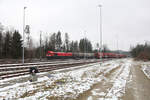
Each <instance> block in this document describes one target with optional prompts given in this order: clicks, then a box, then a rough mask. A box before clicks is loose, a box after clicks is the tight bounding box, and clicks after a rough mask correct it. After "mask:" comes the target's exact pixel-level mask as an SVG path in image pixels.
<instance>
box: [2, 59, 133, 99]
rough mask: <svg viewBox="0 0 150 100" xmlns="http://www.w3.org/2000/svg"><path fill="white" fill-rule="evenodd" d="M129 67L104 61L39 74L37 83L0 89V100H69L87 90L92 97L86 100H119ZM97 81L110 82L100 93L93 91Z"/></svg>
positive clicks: (121, 62) (125, 61)
mask: <svg viewBox="0 0 150 100" xmlns="http://www.w3.org/2000/svg"><path fill="white" fill-rule="evenodd" d="M130 66H131V59H120V60H112V61H106V62H104V63H103V64H101V65H100V63H95V64H89V65H84V66H77V67H75V68H68V69H65V70H62V69H61V70H57V71H53V72H49V73H43V74H40V75H39V76H40V77H39V78H38V81H37V82H28V81H26V82H23V83H16V84H13V85H9V86H6V87H3V88H2V87H0V99H3V98H5V99H12V98H15V99H19V100H21V99H23V100H37V99H39V100H46V99H49V100H65V99H67V100H72V99H77V98H79V97H80V96H81V95H82V94H85V93H86V92H87V91H89V90H90V91H91V93H92V94H89V96H88V98H87V99H88V100H95V99H94V96H98V97H97V98H98V100H103V99H104V98H105V99H108V100H110V99H113V100H117V99H121V97H122V96H123V95H124V93H125V87H126V83H127V80H128V78H129V73H130ZM26 77H28V76H26ZM19 78H23V77H19ZM13 79H14V80H15V78H13ZM16 79H17V78H16ZM7 81H9V80H2V81H0V84H5V82H7ZM100 82H104V83H105V85H107V84H108V83H111V85H110V86H108V87H107V88H106V91H102V89H101V87H99V88H97V89H95V88H94V86H95V84H99V83H100ZM107 82H108V83H107ZM92 88H93V89H92ZM99 90H101V91H99ZM98 91H99V92H98ZM77 100H80V99H77Z"/></svg>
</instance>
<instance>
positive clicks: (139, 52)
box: [130, 42, 150, 60]
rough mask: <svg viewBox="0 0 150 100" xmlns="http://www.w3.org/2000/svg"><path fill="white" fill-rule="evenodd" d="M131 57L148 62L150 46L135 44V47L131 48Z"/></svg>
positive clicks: (147, 44)
mask: <svg viewBox="0 0 150 100" xmlns="http://www.w3.org/2000/svg"><path fill="white" fill-rule="evenodd" d="M130 53H131V55H132V57H134V58H136V59H141V60H150V44H149V43H148V42H146V43H145V44H137V45H136V46H135V47H131V52H130Z"/></svg>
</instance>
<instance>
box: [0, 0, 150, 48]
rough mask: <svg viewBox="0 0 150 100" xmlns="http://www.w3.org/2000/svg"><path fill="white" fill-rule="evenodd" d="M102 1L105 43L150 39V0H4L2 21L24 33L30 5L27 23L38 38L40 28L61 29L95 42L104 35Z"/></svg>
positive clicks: (124, 45)
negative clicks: (99, 6)
mask: <svg viewBox="0 0 150 100" xmlns="http://www.w3.org/2000/svg"><path fill="white" fill-rule="evenodd" d="M99 4H102V6H103V7H102V25H103V28H102V29H103V44H107V45H108V47H109V48H110V49H113V50H115V49H117V38H118V46H119V49H122V50H129V48H130V45H135V44H137V43H144V41H147V40H150V0H0V22H1V23H2V24H3V25H4V26H13V27H14V28H15V29H17V30H19V32H20V33H22V25H23V7H24V6H26V7H27V9H26V24H28V25H30V27H31V35H32V37H33V38H34V39H35V40H38V39H39V33H40V31H42V32H43V35H44V36H46V33H51V34H52V33H53V32H58V31H59V30H60V31H61V32H62V35H63V36H64V33H65V32H67V33H68V34H69V36H70V39H71V40H79V39H81V38H83V37H84V36H86V37H87V38H88V39H90V40H91V42H92V43H93V45H94V44H95V43H97V42H99V39H100V35H99V34H100V32H99V31H100V29H99V23H100V20H99V19H100V18H99V17H100V16H99V12H100V10H99V8H98V5H99ZM84 33H86V34H84Z"/></svg>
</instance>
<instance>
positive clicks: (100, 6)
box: [98, 5, 102, 60]
mask: <svg viewBox="0 0 150 100" xmlns="http://www.w3.org/2000/svg"><path fill="white" fill-rule="evenodd" d="M98 7H99V8H100V49H99V50H100V59H101V60H102V5H98Z"/></svg>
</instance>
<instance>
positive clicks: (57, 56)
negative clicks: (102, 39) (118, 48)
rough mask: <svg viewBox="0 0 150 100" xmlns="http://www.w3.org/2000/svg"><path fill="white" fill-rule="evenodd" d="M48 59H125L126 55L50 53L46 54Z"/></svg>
mask: <svg viewBox="0 0 150 100" xmlns="http://www.w3.org/2000/svg"><path fill="white" fill-rule="evenodd" d="M46 57H47V59H67V58H74V59H76V58H85V57H86V58H96V59H99V58H100V57H102V58H125V57H126V55H123V54H116V53H71V52H68V53H65V52H53V51H48V52H47V54H46Z"/></svg>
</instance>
